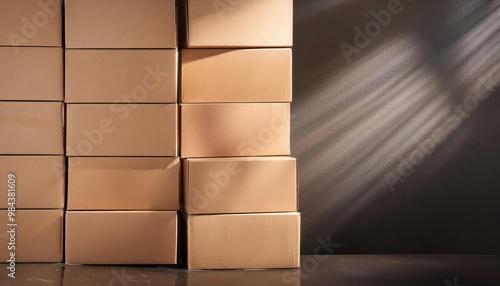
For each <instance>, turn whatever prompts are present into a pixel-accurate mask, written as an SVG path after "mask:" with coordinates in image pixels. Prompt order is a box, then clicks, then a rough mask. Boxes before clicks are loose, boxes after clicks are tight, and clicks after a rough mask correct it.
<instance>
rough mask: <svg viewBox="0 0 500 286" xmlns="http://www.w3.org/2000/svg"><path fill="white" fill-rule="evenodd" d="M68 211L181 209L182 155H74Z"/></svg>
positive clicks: (70, 168)
mask: <svg viewBox="0 0 500 286" xmlns="http://www.w3.org/2000/svg"><path fill="white" fill-rule="evenodd" d="M68 160H69V172H68V206H67V209H68V210H178V209H179V178H180V174H179V172H180V162H179V159H178V158H158V157H157V158H145V157H141V158H129V157H127V158H109V157H105V158H93V157H71V158H69V159H68Z"/></svg>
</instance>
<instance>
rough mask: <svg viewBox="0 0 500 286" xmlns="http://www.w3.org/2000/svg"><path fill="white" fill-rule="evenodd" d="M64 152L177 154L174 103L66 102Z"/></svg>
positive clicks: (69, 154)
mask: <svg viewBox="0 0 500 286" xmlns="http://www.w3.org/2000/svg"><path fill="white" fill-rule="evenodd" d="M66 108H67V113H68V115H67V125H68V128H67V130H66V155H67V156H76V157H86V156H146V157H147V156H152V157H154V156H162V157H175V156H177V104H117V103H114V104H68V105H67V107H66Z"/></svg>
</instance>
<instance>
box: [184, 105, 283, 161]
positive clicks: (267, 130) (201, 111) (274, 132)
mask: <svg viewBox="0 0 500 286" xmlns="http://www.w3.org/2000/svg"><path fill="white" fill-rule="evenodd" d="M278 155H290V104H289V103H235V104H231V103H225V104H182V105H181V157H183V158H193V157H239V156H278Z"/></svg>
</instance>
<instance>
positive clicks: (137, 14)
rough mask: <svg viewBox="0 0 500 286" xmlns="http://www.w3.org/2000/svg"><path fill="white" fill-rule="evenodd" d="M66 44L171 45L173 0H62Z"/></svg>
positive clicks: (173, 38)
mask: <svg viewBox="0 0 500 286" xmlns="http://www.w3.org/2000/svg"><path fill="white" fill-rule="evenodd" d="M65 9H66V47H67V48H77V49H78V48H116V49H120V48H123V49H128V48H152V49H154V48H158V49H162V48H175V47H176V46H177V33H176V24H175V23H176V20H175V14H176V13H175V11H176V9H175V0H106V1H103V0H66V6H65Z"/></svg>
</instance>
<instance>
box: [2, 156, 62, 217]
mask: <svg viewBox="0 0 500 286" xmlns="http://www.w3.org/2000/svg"><path fill="white" fill-rule="evenodd" d="M0 162H2V163H1V164H0V174H1V175H2V176H5V177H7V174H13V175H14V176H15V185H16V190H18V192H17V193H16V208H18V209H62V208H64V194H65V192H64V189H65V181H66V180H65V176H66V173H65V162H64V157H63V156H0ZM7 198H8V192H7V189H6V188H3V189H2V196H1V199H0V208H2V209H6V208H7V207H8V205H7V202H8V200H7Z"/></svg>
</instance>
